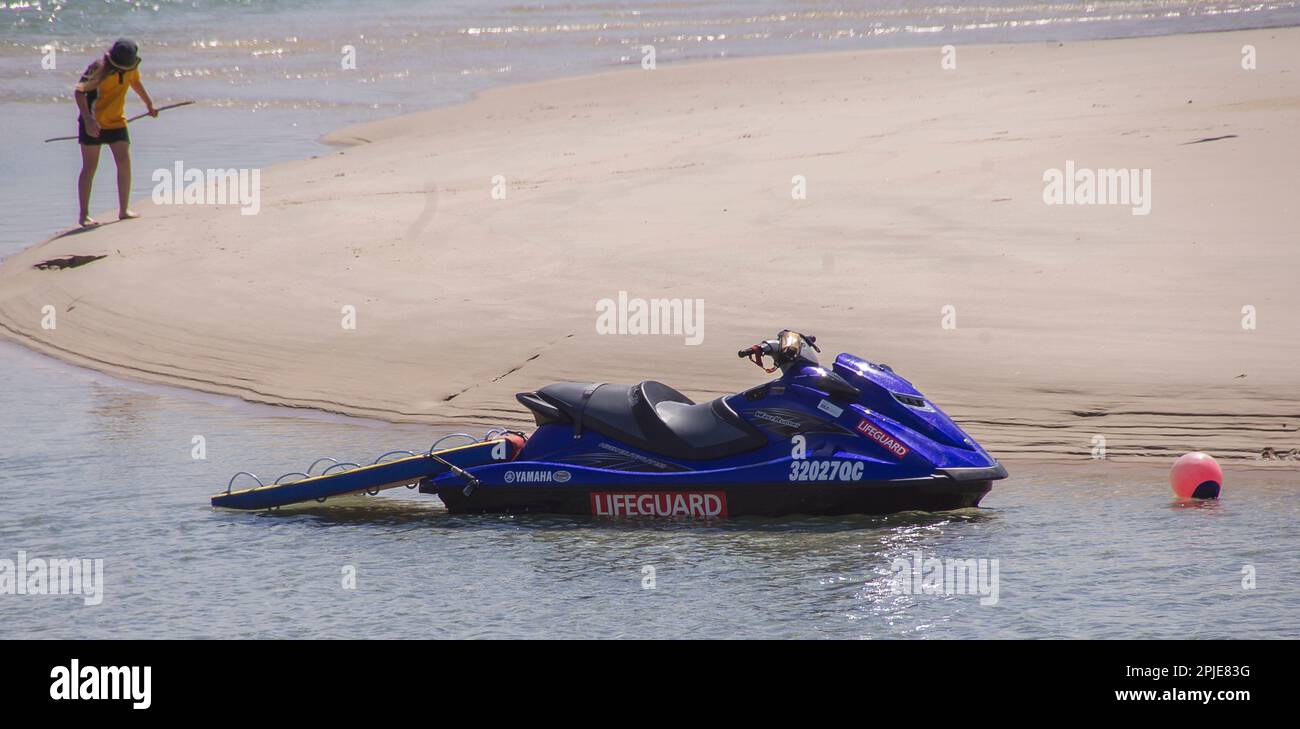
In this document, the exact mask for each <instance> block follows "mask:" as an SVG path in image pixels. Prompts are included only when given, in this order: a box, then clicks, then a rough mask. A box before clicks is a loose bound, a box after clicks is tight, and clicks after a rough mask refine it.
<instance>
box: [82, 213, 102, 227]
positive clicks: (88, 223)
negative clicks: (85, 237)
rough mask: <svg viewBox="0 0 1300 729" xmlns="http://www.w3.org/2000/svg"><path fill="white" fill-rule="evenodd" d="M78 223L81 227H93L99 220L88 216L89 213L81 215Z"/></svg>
mask: <svg viewBox="0 0 1300 729" xmlns="http://www.w3.org/2000/svg"><path fill="white" fill-rule="evenodd" d="M79 224H80V225H81V227H83V228H93V227H95V226H96V225H99V221H98V220H95V219H94V218H92V217H90V216H89V215H83V216H81V220H80V221H79Z"/></svg>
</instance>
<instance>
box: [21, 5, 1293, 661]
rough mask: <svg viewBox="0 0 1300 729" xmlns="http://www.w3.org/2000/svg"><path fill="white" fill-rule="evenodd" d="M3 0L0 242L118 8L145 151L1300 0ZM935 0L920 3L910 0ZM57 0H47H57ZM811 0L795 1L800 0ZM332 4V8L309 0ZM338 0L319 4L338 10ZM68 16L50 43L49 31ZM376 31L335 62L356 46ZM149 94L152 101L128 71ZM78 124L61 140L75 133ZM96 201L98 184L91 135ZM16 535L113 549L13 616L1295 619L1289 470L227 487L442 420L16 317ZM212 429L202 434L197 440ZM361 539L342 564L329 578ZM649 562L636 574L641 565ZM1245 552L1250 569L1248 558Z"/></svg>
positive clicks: (252, 162)
mask: <svg viewBox="0 0 1300 729" xmlns="http://www.w3.org/2000/svg"><path fill="white" fill-rule="evenodd" d="M16 5H18V6H20V7H18V8H16V9H15V8H14V7H8V8H6V9H3V10H0V101H3V103H4V105H5V116H6V138H5V141H4V142H3V143H2V144H0V200H2V201H3V204H4V208H3V210H2V211H0V212H2V213H3V214H0V255H6V254H9V253H12V252H14V251H16V250H19V249H20V248H21V247H23V246H25V245H29V244H31V243H33V242H35V241H37V240H39V239H41V238H44V237H46V236H48V235H49V234H50V233H52V232H54V231H55V230H57V229H59V228H61V227H64V226H65V225H66V224H67V223H68V222H69V221H70V220H71V219H72V217H73V215H74V214H75V203H74V201H73V198H72V192H73V186H74V184H75V174H76V168H77V159H76V147H75V144H74V143H71V142H63V143H51V144H48V145H44V144H40V143H39V140H40V139H43V138H45V137H48V136H54V135H56V134H61V133H67V131H68V130H69V127H70V126H73V125H74V124H75V122H72V121H71V120H72V118H73V115H72V114H71V113H70V102H69V101H68V100H67V89H68V88H69V87H70V85H71V83H72V81H73V78H74V77H75V75H76V73H77V72H78V71H79V70H80V69H81V68H82V67H84V65H85V63H86V62H88V61H89V60H90V58H91V57H92V56H93V53H94V50H95V49H96V48H99V47H102V45H104V44H105V43H106V42H107V41H109V40H111V38H112V37H114V36H116V35H119V34H126V35H135V36H137V37H139V38H140V40H141V41H142V43H143V45H144V50H143V51H142V55H144V56H145V58H146V67H145V68H146V71H147V75H146V82H147V83H148V84H149V85H150V86H151V88H152V90H153V92H154V95H155V97H156V98H157V99H158V100H159V101H160V102H162V101H165V100H178V99H181V98H188V97H195V98H200V99H203V100H204V108H202V109H188V110H180V111H178V112H176V114H175V115H174V116H168V117H164V119H160V120H149V121H146V122H141V123H138V124H135V125H133V126H132V135H133V138H134V140H135V144H134V156H135V166H136V170H137V174H136V195H137V196H140V195H145V194H147V193H148V190H149V187H150V183H149V179H148V175H147V174H144V173H143V171H148V170H152V169H155V168H158V167H168V168H170V167H171V165H172V164H173V162H174V161H175V160H176V159H178V158H180V159H183V160H184V161H185V163H186V164H187V166H191V167H212V166H220V167H240V166H257V165H265V164H270V163H273V162H275V161H278V160H283V159H290V158H296V157H302V156H306V155H309V154H313V153H316V152H319V151H321V150H322V149H323V148H322V147H321V145H319V144H318V143H317V142H316V141H315V140H316V139H317V137H318V136H319V135H320V134H321V133H323V132H325V131H328V130H330V129H333V128H336V127H338V126H341V125H342V124H345V123H349V122H353V121H361V120H365V119H369V118H374V117H377V116H387V115H391V114H395V113H399V112H402V111H406V110H410V109H414V108H425V107H428V106H433V105H435V104H440V103H447V102H449V101H456V100H459V99H463V98H465V96H466V95H468V94H470V93H472V92H474V91H476V90H479V89H482V88H487V87H489V86H494V85H500V84H504V83H515V82H520V81H526V80H534V79H539V78H549V77H554V76H559V75H566V74H572V73H583V72H588V71H594V70H600V69H603V68H611V67H616V66H619V65H627V64H629V63H631V64H635V63H638V62H639V60H640V55H639V48H640V46H641V45H643V44H645V43H653V44H654V45H655V46H656V48H657V51H658V61H659V62H660V63H675V62H680V61H684V60H699V59H705V58H716V57H721V56H727V55H757V54H768V53H787V52H809V51H823V50H842V49H852V48H870V47H879V46H888V45H918V44H933V45H940V44H942V43H969V42H997V41H1010V40H1045V39H1057V38H1060V39H1080V38H1092V37H1111V36H1125V35H1149V34H1157V33H1168V32H1179V31H1188V30H1210V29H1223V28H1237V27H1257V26H1268V25H1282V24H1295V23H1296V22H1300V11H1298V10H1297V8H1298V4H1297V3H1296V2H1279V3H1267V4H1262V5H1260V4H1253V3H1252V4H1236V3H1231V2H1229V3H1211V2H1203V1H1201V0H1187V1H1186V2H1178V1H1177V0H1160V1H1146V0H1134V1H1133V2H1110V3H1107V2H1101V3H1088V4H1077V3H1056V4H1052V3H1048V4H1034V3H1013V2H1007V1H1006V0H987V1H986V2H981V3H979V4H978V5H976V6H957V5H952V6H926V5H925V4H918V3H904V2H882V3H861V4H859V3H837V2H826V3H798V4H794V5H789V4H781V3H770V2H757V3H723V2H695V3H691V2H684V3H661V4H651V5H648V6H646V5H640V4H636V5H634V4H631V3H624V2H621V1H616V2H611V3H601V4H592V5H582V4H578V5H574V4H564V5H558V6H552V5H540V4H539V5H527V4H520V3H517V2H475V3H441V4H429V5H425V4H417V3H408V2H393V3H386V4H384V5H383V6H382V8H381V9H379V10H376V6H375V5H374V4H371V3H351V2H342V1H341V0H317V1H315V2H306V1H305V0H304V1H303V2H219V1H216V0H195V1H193V2H191V0H186V1H185V2H169V1H167V0H154V1H153V2H147V3H142V2H102V3H101V2H96V3H88V4H69V5H67V6H61V5H60V6H56V5H52V4H47V3H41V2H31V3H21V4H16ZM923 7H924V8H928V9H919V8H923ZM56 8H58V9H56ZM791 8H793V10H791ZM307 9H314V10H316V11H317V12H316V13H314V14H310V15H308V14H306V10H307ZM321 10H325V11H327V12H323V13H322V12H320V11H321ZM49 42H58V43H59V44H60V47H62V48H64V49H65V50H64V55H62V56H60V58H61V60H60V65H59V66H58V68H57V69H54V70H52V71H42V70H40V69H39V66H38V65H37V64H38V59H39V49H40V47H41V46H42V45H43V44H45V43H49ZM345 43H353V44H355V45H357V47H358V49H359V56H358V69H357V71H356V72H352V73H345V72H342V71H341V70H337V69H339V63H338V54H339V48H340V47H341V45H343V44H345ZM132 103H133V104H134V102H132ZM61 145H62V146H61ZM103 165H104V167H103V168H101V177H100V180H99V185H98V187H97V189H96V198H95V200H96V204H95V205H94V209H95V210H102V209H105V208H108V207H110V206H111V205H112V199H113V197H112V196H113V191H112V187H111V184H107V183H109V182H111V174H112V166H111V162H109V161H108V160H107V159H106V160H104V162H103ZM0 372H3V373H4V380H3V384H2V385H0V413H2V414H0V559H10V560H15V559H16V558H17V555H18V553H19V552H20V551H21V552H25V553H26V555H27V557H28V558H44V559H55V558H89V559H94V558H102V559H103V560H104V570H105V582H106V585H105V591H104V599H103V603H102V604H100V605H96V606H87V605H85V604H83V601H82V599H81V598H79V597H76V596H36V595H0V637H3V638H10V637H67V638H75V637H91V638H95V637H151V638H152V637H218V636H220V637H234V636H257V637H380V636H382V637H433V636H457V637H481V636H493V637H514V636H532V637H549V636H574V637H595V636H601V637H609V636H619V637H662V636H674V637H689V636H698V637H714V636H728V637H731V636H734V637H758V636H766V637H777V636H781V637H871V638H883V637H1049V636H1050V637H1098V638H1109V637H1190V636H1195V637H1283V636H1285V637H1300V630H1298V629H1297V628H1296V627H1295V625H1296V624H1297V621H1296V615H1297V614H1298V613H1300V587H1297V582H1296V581H1295V579H1294V576H1295V575H1296V574H1297V572H1300V549H1298V548H1297V547H1300V544H1297V541H1298V539H1297V531H1296V523H1297V518H1296V517H1297V507H1296V505H1295V499H1294V494H1295V492H1296V489H1295V486H1296V483H1295V479H1288V478H1285V477H1281V476H1279V478H1278V479H1277V480H1276V481H1275V482H1271V483H1264V484H1259V485H1252V486H1250V487H1248V488H1246V487H1242V488H1234V487H1233V485H1232V484H1231V483H1230V484H1229V487H1228V489H1227V491H1226V497H1225V499H1224V500H1223V501H1222V502H1221V503H1212V504H1207V505H1204V506H1201V507H1197V508H1188V507H1179V506H1175V505H1173V504H1171V502H1170V499H1169V495H1168V491H1167V487H1166V486H1165V485H1164V484H1163V483H1162V481H1161V479H1158V478H1156V479H1152V480H1143V479H1141V478H1135V477H1134V476H1132V475H1131V473H1127V474H1120V473H1117V474H1115V475H1114V476H1113V477H1098V476H1086V477H1085V476H1073V477H1071V476H1068V475H1067V476H1065V477H1062V475H1061V474H1062V473H1065V474H1069V473H1070V472H1069V471H1064V472H1062V471H1059V470H1057V471H1052V470H1050V469H1042V468H1039V469H1035V468H1030V467H1013V471H1014V477H1013V479H1011V480H1010V481H1007V482H1003V483H1000V484H998V485H997V487H996V488H995V489H994V491H993V493H992V494H991V495H990V496H989V497H988V498H987V499H986V501H985V503H984V507H985V508H982V509H978V510H968V511H965V512H960V513H951V514H943V515H919V514H911V515H898V516H893V517H888V518H839V519H808V518H801V519H785V520H740V521H734V522H724V523H719V524H704V523H690V522H684V523H628V522H597V521H590V520H583V519H559V518H547V517H527V518H522V517H520V518H506V517H453V516H450V515H448V514H447V513H446V512H445V510H443V509H442V507H441V506H440V504H439V503H438V501H437V499H436V498H435V497H432V496H423V495H420V494H418V493H414V492H410V491H406V490H403V489H398V490H396V491H390V492H385V493H384V494H381V495H380V496H377V497H364V498H361V499H357V500H356V503H355V505H353V506H347V507H345V506H342V505H336V504H334V503H331V504H330V505H329V506H328V508H326V507H315V508H306V509H298V510H285V511H282V512H279V513H275V514H239V513H225V512H216V511H213V510H212V509H210V508H209V507H208V502H207V498H208V496H209V495H210V494H211V493H213V492H215V491H217V490H219V489H221V488H224V486H225V484H226V481H227V479H228V478H229V477H230V475H231V474H233V473H234V472H236V471H240V470H251V471H254V472H257V473H260V474H262V475H263V476H267V477H272V478H273V477H274V476H276V475H278V474H280V473H282V472H285V471H290V470H295V469H301V468H303V467H304V466H306V465H307V463H308V462H310V461H311V460H312V459H313V458H315V457H317V456H320V455H334V456H337V457H341V458H346V459H352V460H356V459H361V458H373V457H374V456H376V455H378V454H380V453H382V452H384V451H387V450H391V449H394V448H407V449H412V450H418V449H423V448H427V447H428V445H429V443H430V442H431V441H432V440H433V439H434V436H435V435H437V434H435V433H432V432H430V431H429V430H428V429H425V428H420V427H415V426H395V425H384V424H378V423H371V422H367V421H360V420H351V419H346V418H337V417H330V416H323V415H314V414H311V413H307V412H299V411H291V410H283V409H273V408H264V407H256V406H251V405H246V404H242V403H237V402H231V401H228V400H224V399H221V398H210V397H205V396H200V395H194V394H190V393H183V392H178V391H172V390H168V389H164V388H148V387H141V386H135V385H130V384H127V383H121V382H117V381H114V380H112V379H111V378H107V377H103V376H99V375H96V374H94V373H90V372H87V371H83V370H80V369H77V368H73V367H68V366H65V365H62V364H59V363H56V362H53V361H50V360H47V359H44V358H42V357H39V356H37V355H34V354H32V353H29V352H26V351H25V350H22V349H20V348H18V347H16V346H13V345H9V344H6V343H0ZM195 436H202V437H203V438H204V439H205V445H206V449H207V453H206V458H205V459H202V460H197V459H195V458H194V457H193V454H192V449H193V440H192V439H193V438H194V437H195ZM917 550H920V551H921V553H922V556H923V557H926V558H929V557H936V558H940V559H977V560H997V565H998V570H999V571H998V575H999V577H998V582H997V584H998V601H997V604H996V605H987V606H986V605H981V602H980V599H979V597H978V596H972V595H906V594H899V593H897V592H896V591H894V590H893V589H891V579H892V574H891V564H892V562H893V560H895V559H896V558H904V559H910V558H911V557H912V555H913V554H914V553H915V552H916V551H917ZM349 567H350V568H353V569H355V574H356V589H355V590H346V589H343V587H342V578H343V572H344V570H345V568H349ZM647 567H651V568H653V569H654V585H653V589H646V588H647V585H646V584H645V579H646V571H645V568H647ZM1243 567H1253V568H1254V570H1255V573H1256V576H1257V577H1256V578H1257V587H1256V588H1255V589H1250V590H1247V589H1243V587H1242V577H1243V576H1242V570H1243Z"/></svg>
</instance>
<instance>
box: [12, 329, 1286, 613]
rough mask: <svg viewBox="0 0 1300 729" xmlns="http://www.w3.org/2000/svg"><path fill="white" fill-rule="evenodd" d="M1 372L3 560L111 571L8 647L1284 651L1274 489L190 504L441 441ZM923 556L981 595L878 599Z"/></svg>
mask: <svg viewBox="0 0 1300 729" xmlns="http://www.w3.org/2000/svg"><path fill="white" fill-rule="evenodd" d="M0 368H3V370H4V371H5V372H7V373H11V374H12V375H13V376H14V379H12V380H10V382H9V383H7V384H8V386H7V387H6V388H5V395H4V403H3V408H4V411H5V413H6V416H5V417H4V419H3V420H2V421H0V462H2V463H0V515H3V517H2V518H0V558H5V559H12V560H16V559H17V552H18V551H19V550H22V551H24V552H26V554H27V557H28V559H31V558H37V557H39V558H44V559H55V558H61V559H69V558H76V559H95V558H102V559H103V560H104V575H105V577H104V582H105V587H104V598H103V602H102V603H101V604H99V605H91V606H88V605H85V604H84V600H83V599H82V598H81V597H78V596H74V595H0V637H4V638H17V637H62V638H110V637H150V638H159V637H217V636H221V637H235V636H239V637H304V638H305V637H337V638H364V637H489V636H490V637H558V636H565V637H635V638H651V637H666V636H674V637H803V638H815V637H836V638H892V637H917V638H928V637H933V638H966V637H985V638H990V637H1005V638H1036V637H1088V638H1114V637H1153V638H1155V637H1159V638H1182V637H1205V638H1210V637H1213V638H1263V637H1300V629H1297V627H1296V625H1297V622H1296V620H1295V617H1296V615H1297V614H1300V583H1297V582H1296V580H1295V579H1294V577H1295V575H1296V574H1297V572H1300V539H1298V538H1297V530H1296V524H1297V516H1300V514H1298V513H1297V511H1298V508H1297V506H1296V500H1295V493H1296V489H1295V484H1294V483H1289V484H1288V483H1284V482H1283V481H1284V480H1285V479H1281V478H1280V479H1279V481H1278V483H1276V484H1274V485H1263V486H1250V487H1245V486H1242V487H1240V488H1233V487H1232V484H1231V483H1230V484H1229V487H1228V489H1227V490H1226V497H1225V498H1224V500H1223V501H1221V502H1219V503H1210V504H1206V505H1203V506H1200V507H1186V506H1178V505H1175V504H1173V503H1172V502H1171V499H1170V496H1169V493H1168V490H1167V487H1166V486H1165V485H1164V484H1163V483H1161V482H1160V481H1159V480H1155V481H1153V482H1143V481H1141V480H1135V479H1134V478H1133V477H1132V476H1131V475H1128V476H1118V475H1117V476H1116V478H1114V479H1097V478H1092V479H1090V480H1083V479H1078V478H1074V479H1072V478H1069V477H1068V476H1067V477H1065V478H1062V477H1060V476H1055V477H1054V476H1051V475H1049V474H1051V473H1052V471H1050V470H1047V469H1042V468H1041V467H1040V468H1034V467H1028V466H1022V467H1018V468H1016V467H1013V471H1014V478H1013V479H1012V480H1010V481H1006V482H1003V483H1000V484H998V485H997V486H996V487H995V489H994V490H993V492H992V493H991V494H990V496H989V497H988V498H987V499H986V501H985V504H984V508H980V509H971V510H965V511H961V512H953V513H948V514H938V515H926V514H903V515H896V516H891V517H884V518H867V517H859V518H790V519H777V520H769V519H763V520H759V519H751V520H736V521H731V522H722V523H716V524H708V523H698V522H675V523H655V522H617V521H593V520H588V519H573V518H559V517H536V516H534V517H497V516H452V515H449V514H447V512H446V511H445V510H444V509H443V508H442V506H441V504H440V503H439V502H438V500H437V499H436V497H433V496H425V495H422V494H419V493H417V492H414V491H407V490H405V489H396V490H394V491H388V492H384V493H383V494H381V495H380V496H376V497H358V498H356V499H353V500H352V501H351V505H344V504H342V503H335V502H330V503H328V504H327V505H326V506H316V505H314V504H313V506H312V507H308V508H300V509H297V510H289V509H286V510H282V511H281V512H278V513H259V514H247V513H235V512H222V511H215V510H213V509H211V508H209V506H208V504H207V497H208V496H209V495H211V494H212V493H214V492H216V491H218V490H221V489H222V488H224V486H225V484H226V481H227V479H228V478H229V476H230V475H231V474H233V473H234V472H236V471H238V470H243V469H249V470H252V471H254V472H255V473H259V474H261V475H263V476H268V475H269V476H270V477H272V478H273V477H274V476H276V475H278V474H279V473H281V472H283V471H288V470H293V469H295V468H302V467H304V466H306V464H307V462H309V461H310V460H311V459H312V458H315V457H316V456H318V455H334V456H336V457H340V458H348V459H360V458H366V457H370V458H373V457H374V456H377V455H379V454H380V453H382V452H384V451H386V450H389V449H391V448H407V449H411V450H416V449H421V448H427V447H428V444H429V443H430V442H431V441H432V439H433V435H432V434H431V433H430V432H429V431H428V430H427V429H425V428H421V427H416V426H394V425H382V424H376V423H370V422H367V421H361V420H351V419H347V418H339V417H332V416H323V415H312V414H308V413H293V412H288V411H283V410H279V409H274V408H268V407H260V406H252V405H246V404H242V403H235V402H230V401H227V400H223V399H220V398H208V397H204V396H199V395H191V394H189V393H182V392H177V391H171V390H167V389H164V388H152V387H143V386H133V385H123V384H121V383H117V382H114V381H112V380H110V379H108V378H103V377H100V376H98V375H94V374H91V373H88V372H85V371H82V370H79V369H76V368H72V367H68V366H65V365H62V364H58V363H55V362H52V361H49V360H46V359H44V358H41V357H38V356H37V355H34V354H31V353H28V352H26V351H23V350H20V349H18V348H16V347H13V346H10V345H4V346H0ZM195 435H202V436H203V437H204V438H205V439H206V448H207V453H206V456H207V458H206V460H195V459H194V458H193V457H192V455H193V454H192V438H193V437H194V436H195ZM1057 473H1061V472H1060V471H1057ZM1065 473H1067V474H1068V473H1069V472H1068V471H1066V472H1065ZM917 550H920V551H921V552H922V554H923V557H924V558H927V559H928V558H931V557H936V558H940V559H977V560H980V559H983V560H997V564H998V581H997V586H998V591H997V598H998V601H997V603H996V604H995V605H982V604H981V602H980V596H979V595H967V594H961V595H926V594H921V595H906V594H899V593H898V592H896V591H894V590H893V589H892V588H891V581H892V578H893V573H892V572H891V567H892V561H893V560H894V559H896V558H903V559H908V560H910V559H912V555H913V554H914V553H915V552H916V551H917ZM990 564H991V563H990ZM349 566H350V567H351V568H353V569H354V570H355V575H356V589H354V590H349V589H344V588H343V571H344V569H345V568H346V567H349ZM1245 566H1251V567H1253V568H1254V570H1255V573H1256V579H1257V586H1256V588H1255V589H1251V590H1248V589H1243V587H1242V577H1243V575H1242V569H1243V567H1245ZM646 567H652V568H653V569H654V577H655V580H654V585H653V589H646V587H645V585H643V580H644V578H645V572H644V569H645V568H646ZM986 594H987V593H986Z"/></svg>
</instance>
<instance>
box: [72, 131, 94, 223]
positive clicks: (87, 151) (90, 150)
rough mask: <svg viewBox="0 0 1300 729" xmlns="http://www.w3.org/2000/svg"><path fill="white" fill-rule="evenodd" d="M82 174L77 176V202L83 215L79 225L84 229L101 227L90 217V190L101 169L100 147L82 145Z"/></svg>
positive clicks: (79, 219)
mask: <svg viewBox="0 0 1300 729" xmlns="http://www.w3.org/2000/svg"><path fill="white" fill-rule="evenodd" d="M79 146H80V147H81V174H80V175H78V176H77V202H79V203H80V204H81V214H80V215H79V216H78V217H77V223H78V224H79V225H81V226H82V227H86V228H88V227H90V226H92V225H99V221H97V220H95V219H94V218H92V217H90V188H91V185H93V184H94V182H95V170H96V169H98V168H99V145H98V144H82V145H79Z"/></svg>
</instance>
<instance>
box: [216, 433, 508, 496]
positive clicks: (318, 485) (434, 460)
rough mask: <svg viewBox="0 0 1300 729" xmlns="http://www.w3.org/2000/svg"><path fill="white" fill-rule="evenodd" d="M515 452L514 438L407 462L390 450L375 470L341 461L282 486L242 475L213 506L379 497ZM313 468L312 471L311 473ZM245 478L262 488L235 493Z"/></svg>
mask: <svg viewBox="0 0 1300 729" xmlns="http://www.w3.org/2000/svg"><path fill="white" fill-rule="evenodd" d="M514 448H515V446H514V444H512V443H511V442H510V441H509V440H508V439H506V438H494V439H491V440H483V441H480V442H477V443H470V444H468V445H463V446H459V447H456V448H444V449H443V450H437V451H435V450H430V451H429V452H428V453H420V454H412V455H409V456H408V457H406V458H399V459H396V460H392V461H384V460H383V459H384V458H385V457H387V456H391V455H393V454H395V453H410V451H389V452H388V453H385V454H384V455H382V456H380V457H379V458H377V459H375V463H372V464H371V465H369V466H359V465H357V464H355V463H338V462H335V463H334V465H332V466H330V467H329V468H327V469H325V472H324V473H322V474H321V475H319V476H309V475H307V474H306V473H302V472H295V473H287V474H285V475H284V476H281V477H280V478H279V479H276V482H274V483H267V484H264V483H262V480H261V479H259V478H258V477H257V476H256V475H254V474H251V473H248V472H247V471H241V472H239V473H237V474H235V475H234V477H233V478H231V479H230V483H228V484H227V485H226V490H225V491H224V492H222V493H219V494H216V495H214V496H213V497H212V505H213V506H214V507H218V508H222V509H241V510H245V511H252V510H259V509H274V508H276V507H279V506H286V505H288V504H297V503H301V502H304V501H320V502H323V501H325V500H326V499H329V498H330V497H334V496H346V495H349V494H359V493H367V494H371V495H373V494H377V493H379V492H380V491H383V490H384V489H391V488H396V487H398V486H412V487H413V486H414V485H415V484H418V483H419V482H420V481H423V480H424V479H426V478H431V477H433V476H437V475H440V474H443V473H446V472H447V471H448V470H450V469H449V468H448V467H447V464H448V463H450V464H452V465H455V466H457V467H459V468H472V467H474V466H481V465H484V464H486V463H491V462H493V461H494V460H508V459H510V458H512V457H513V456H514V452H513V451H514ZM494 450H495V451H496V453H497V454H498V456H503V458H494V457H493V452H494ZM325 460H329V461H333V459H317V461H316V463H320V462H321V461H325ZM315 465H316V464H315V463H313V464H312V466H313V467H314V466H315ZM349 467H350V468H349ZM310 470H311V468H310V467H309V468H308V471H310ZM240 476H249V477H251V478H252V479H253V480H255V481H257V483H258V485H257V486H255V487H253V488H249V489H243V490H242V491H235V490H233V488H234V483H235V480H236V479H238V478H239V477H240ZM289 476H302V477H303V478H300V479H298V480H296V481H287V482H284V483H281V481H282V480H283V479H285V478H286V477H289Z"/></svg>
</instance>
